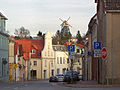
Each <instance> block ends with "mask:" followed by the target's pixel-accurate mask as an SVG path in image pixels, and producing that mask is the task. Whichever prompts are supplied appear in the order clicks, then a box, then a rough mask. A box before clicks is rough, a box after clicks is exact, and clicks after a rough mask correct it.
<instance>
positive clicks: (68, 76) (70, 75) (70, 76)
mask: <svg viewBox="0 0 120 90" xmlns="http://www.w3.org/2000/svg"><path fill="white" fill-rule="evenodd" d="M72 79H73V81H78V80H79V77H78V73H77V72H76V71H67V72H66V74H65V76H64V81H65V82H70V81H71V80H72Z"/></svg>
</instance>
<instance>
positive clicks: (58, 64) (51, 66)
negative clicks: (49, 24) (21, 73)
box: [41, 32, 68, 79]
mask: <svg viewBox="0 0 120 90" xmlns="http://www.w3.org/2000/svg"><path fill="white" fill-rule="evenodd" d="M41 56H42V79H48V78H49V77H50V76H55V75H57V74H64V73H65V72H66V70H67V68H68V64H67V58H68V56H67V52H66V48H65V46H64V45H52V37H51V33H50V32H47V33H46V35H45V45H44V49H43V51H42V55H41Z"/></svg>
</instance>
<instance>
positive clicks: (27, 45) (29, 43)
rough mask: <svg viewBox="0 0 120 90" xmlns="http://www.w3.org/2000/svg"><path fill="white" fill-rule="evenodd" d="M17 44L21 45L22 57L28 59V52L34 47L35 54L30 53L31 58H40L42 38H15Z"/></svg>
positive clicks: (42, 45)
mask: <svg viewBox="0 0 120 90" xmlns="http://www.w3.org/2000/svg"><path fill="white" fill-rule="evenodd" d="M15 42H17V43H18V44H19V45H20V44H21V45H22V48H23V58H24V59H25V60H27V59H30V53H31V50H32V49H35V51H36V52H35V54H31V58H40V57H41V51H42V50H43V47H44V40H43V39H22V40H15Z"/></svg>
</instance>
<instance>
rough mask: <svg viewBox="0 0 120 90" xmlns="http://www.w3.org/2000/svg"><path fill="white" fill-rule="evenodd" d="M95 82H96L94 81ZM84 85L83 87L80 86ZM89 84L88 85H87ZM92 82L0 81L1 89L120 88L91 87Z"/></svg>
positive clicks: (83, 89) (97, 89)
mask: <svg viewBox="0 0 120 90" xmlns="http://www.w3.org/2000/svg"><path fill="white" fill-rule="evenodd" d="M93 83H94V82H93ZM80 84H81V86H82V85H83V87H81V86H80ZM86 84H87V85H86ZM89 85H91V84H90V82H77V83H76V84H66V83H64V82H49V81H48V80H39V81H27V82H17V83H15V82H12V83H3V82H0V90H120V88H114V87H113V88H111V87H108V88H104V87H97V86H96V84H95V83H94V85H93V86H94V87H89Z"/></svg>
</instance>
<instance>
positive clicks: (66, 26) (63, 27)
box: [59, 17, 72, 34]
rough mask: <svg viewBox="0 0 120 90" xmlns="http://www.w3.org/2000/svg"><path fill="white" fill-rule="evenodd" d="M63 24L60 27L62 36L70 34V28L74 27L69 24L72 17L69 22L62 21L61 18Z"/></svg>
mask: <svg viewBox="0 0 120 90" xmlns="http://www.w3.org/2000/svg"><path fill="white" fill-rule="evenodd" d="M59 19H60V20H61V21H62V22H63V23H62V24H61V25H60V26H61V34H65V33H69V32H70V29H69V27H72V26H71V25H70V24H68V20H69V19H70V17H69V18H68V19H67V20H62V19H61V18H59Z"/></svg>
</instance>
